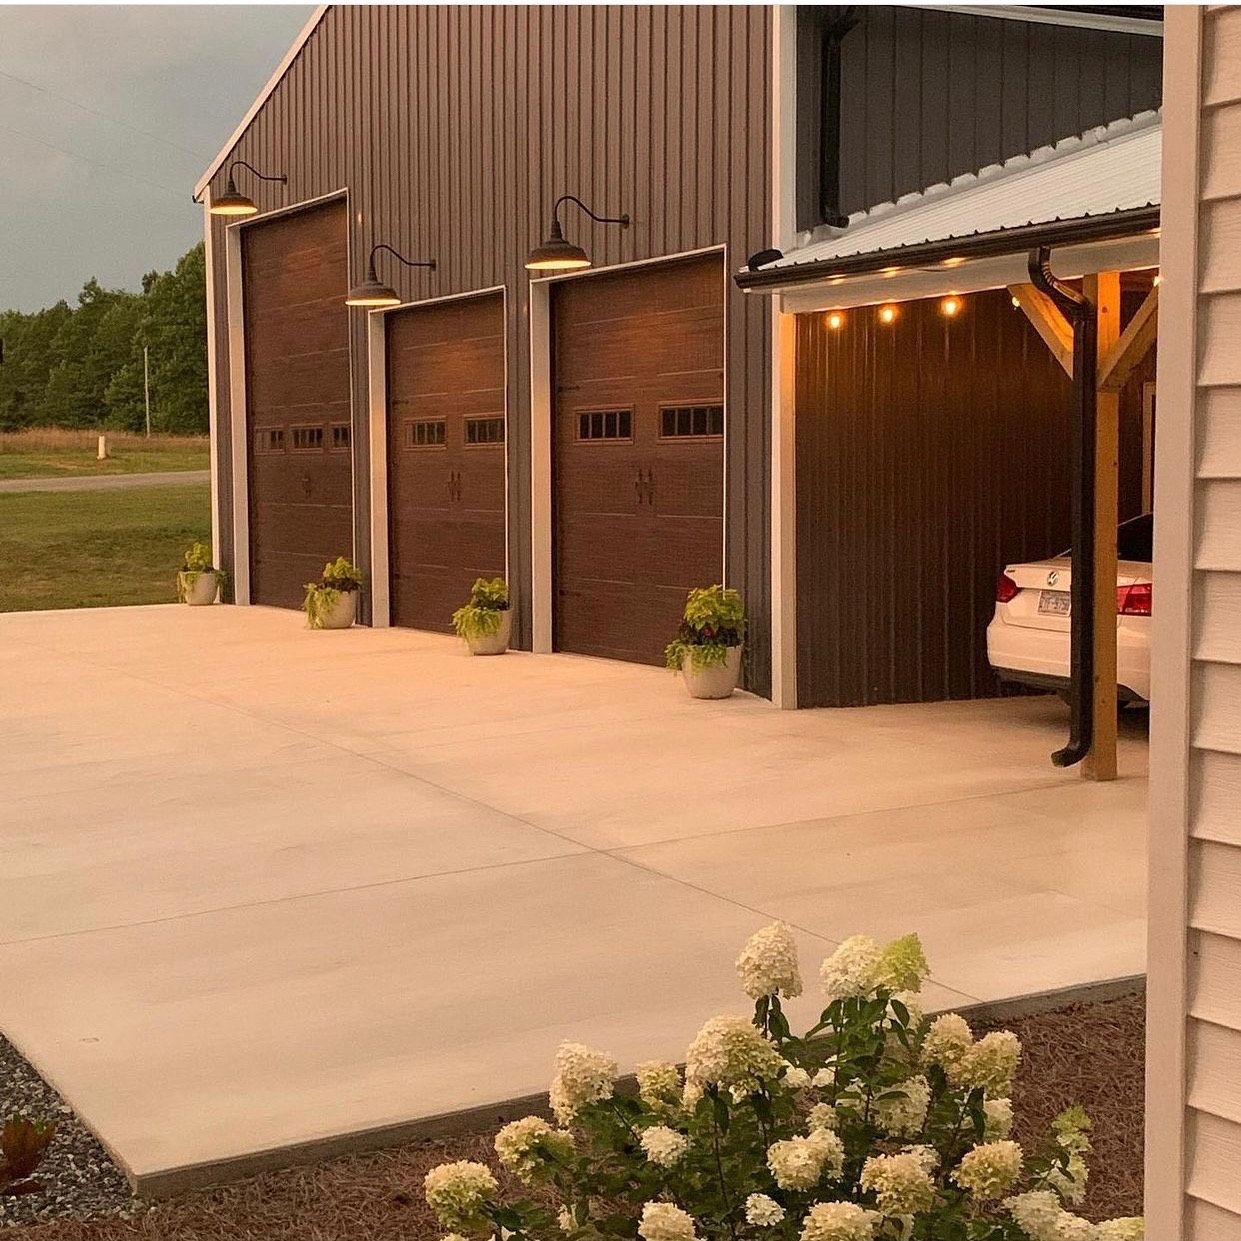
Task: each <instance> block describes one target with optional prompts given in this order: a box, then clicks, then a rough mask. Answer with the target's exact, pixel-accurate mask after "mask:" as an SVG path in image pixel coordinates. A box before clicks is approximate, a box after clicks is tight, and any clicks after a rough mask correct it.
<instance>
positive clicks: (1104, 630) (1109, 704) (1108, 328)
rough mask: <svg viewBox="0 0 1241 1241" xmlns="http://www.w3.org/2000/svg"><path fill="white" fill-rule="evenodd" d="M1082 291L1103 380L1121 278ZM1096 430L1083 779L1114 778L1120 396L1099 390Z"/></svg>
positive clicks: (1097, 278)
mask: <svg viewBox="0 0 1241 1241" xmlns="http://www.w3.org/2000/svg"><path fill="white" fill-rule="evenodd" d="M1084 292H1085V294H1086V297H1087V298H1088V299H1089V300H1090V303H1091V305H1092V306H1093V307H1094V308H1095V314H1096V316H1097V322H1098V325H1099V326H1098V364H1099V373H1100V375H1103V374H1104V373H1105V370H1106V363H1107V360H1108V359H1109V358H1110V357H1111V356H1112V353H1113V351H1114V350H1115V349H1116V346H1117V342H1118V341H1119V340H1120V273H1119V272H1114V271H1108V272H1099V273H1098V274H1097V275H1093V276H1087V277H1086V279H1085V285H1084ZM1096 409H1097V415H1096V431H1095V515H1094V549H1095V597H1094V686H1093V716H1094V739H1093V741H1092V743H1091V747H1090V753H1089V754H1088V755H1087V756H1086V761H1085V763H1084V764H1083V765H1082V774H1083V775H1084V776H1085V777H1086V779H1088V780H1115V779H1116V709H1117V703H1116V527H1117V525H1118V524H1119V521H1120V512H1119V500H1118V495H1117V492H1118V488H1119V469H1120V393H1119V392H1117V391H1114V390H1103V389H1102V388H1100V389H1099V391H1098V393H1097V406H1096Z"/></svg>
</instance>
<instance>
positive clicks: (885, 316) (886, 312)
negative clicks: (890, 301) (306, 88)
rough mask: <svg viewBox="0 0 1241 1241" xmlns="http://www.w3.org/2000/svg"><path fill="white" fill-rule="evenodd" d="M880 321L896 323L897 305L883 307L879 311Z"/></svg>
mask: <svg viewBox="0 0 1241 1241" xmlns="http://www.w3.org/2000/svg"><path fill="white" fill-rule="evenodd" d="M879 322H880V323H895V322H896V307H895V306H884V307H882V308H881V309H880V311H879Z"/></svg>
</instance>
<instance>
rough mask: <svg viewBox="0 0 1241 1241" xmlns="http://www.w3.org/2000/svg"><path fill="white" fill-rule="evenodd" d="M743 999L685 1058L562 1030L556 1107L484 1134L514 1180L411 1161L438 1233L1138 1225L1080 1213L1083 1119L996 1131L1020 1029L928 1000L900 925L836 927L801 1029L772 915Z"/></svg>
mask: <svg viewBox="0 0 1241 1241" xmlns="http://www.w3.org/2000/svg"><path fill="white" fill-rule="evenodd" d="M737 972H738V974H739V976H740V979H741V984H742V987H743V989H744V990H745V992H746V994H747V995H748V996H750V998H751V999H753V1000H754V1016H753V1019H748V1018H745V1017H733V1016H721V1017H712V1018H711V1019H710V1020H709V1021H708V1022H707V1023H706V1024H705V1025H704V1026H703V1027H702V1029H701V1030H700V1031H699V1032H698V1034H697V1035H696V1036H695V1038H694V1040H693V1042H692V1043H691V1044H690V1046H689V1048H688V1049H687V1051H686V1055H685V1069H684V1071H683V1072H682V1071H681V1070H680V1069H678V1068H677V1067H676V1066H675V1065H672V1064H666V1063H662V1062H657V1063H650V1064H643V1065H640V1066H639V1067H638V1070H637V1079H638V1091H637V1094H636V1095H634V1094H632V1093H618V1092H617V1091H616V1090H615V1088H614V1084H615V1080H616V1076H617V1064H616V1062H615V1061H614V1060H612V1059H611V1058H610V1057H609V1056H607V1055H605V1054H604V1053H602V1052H599V1051H595V1050H593V1049H591V1048H589V1047H584V1046H582V1045H581V1044H577V1043H566V1044H564V1045H563V1046H562V1047H561V1048H560V1050H559V1051H558V1052H557V1054H556V1074H555V1078H554V1080H553V1081H552V1085H551V1090H550V1103H551V1109H552V1113H553V1115H554V1117H555V1123H554V1124H553V1123H550V1122H548V1121H546V1120H543V1119H542V1118H540V1117H537V1116H529V1117H526V1118H525V1119H524V1120H518V1121H514V1122H513V1123H512V1124H510V1125H506V1126H505V1127H504V1128H503V1129H502V1130H501V1131H500V1132H499V1134H498V1135H497V1136H496V1142H495V1148H496V1156H497V1158H498V1160H499V1163H500V1164H501V1166H502V1167H503V1168H505V1169H506V1170H507V1171H509V1172H510V1173H512V1174H513V1175H514V1176H515V1177H516V1178H517V1179H518V1180H519V1181H520V1182H522V1183H523V1184H525V1185H526V1186H528V1187H529V1188H530V1191H531V1192H530V1196H529V1198H528V1199H524V1200H520V1201H509V1200H504V1199H503V1198H502V1196H501V1194H500V1191H499V1188H498V1183H497V1181H496V1178H495V1176H494V1175H493V1174H492V1172H491V1171H490V1170H489V1169H488V1168H487V1167H486V1166H484V1165H483V1164H480V1163H471V1162H462V1163H453V1164H444V1165H442V1166H441V1167H438V1168H435V1169H433V1170H432V1171H431V1172H430V1173H428V1175H427V1178H426V1194H427V1201H428V1202H429V1204H430V1205H431V1207H432V1209H433V1210H434V1211H435V1213H436V1215H437V1217H438V1218H439V1220H440V1222H441V1224H442V1225H443V1227H444V1228H445V1229H446V1230H447V1234H446V1235H445V1237H444V1239H443V1241H467V1239H474V1238H479V1239H484V1238H498V1239H499V1241H553V1238H554V1239H555V1241H609V1239H615V1238H630V1239H640V1241H1142V1238H1143V1224H1142V1221H1141V1219H1138V1218H1131V1219H1115V1220H1108V1221H1106V1222H1104V1223H1100V1224H1096V1223H1092V1222H1090V1221H1088V1220H1086V1219H1084V1218H1082V1217H1081V1216H1079V1215H1077V1214H1075V1213H1074V1212H1073V1211H1072V1210H1071V1208H1072V1207H1073V1206H1075V1205H1078V1204H1080V1202H1081V1200H1082V1197H1083V1195H1084V1192H1085V1186H1086V1176H1087V1163H1086V1158H1087V1155H1088V1154H1089V1152H1090V1138H1089V1130H1090V1120H1089V1118H1088V1117H1087V1116H1086V1114H1085V1112H1083V1111H1082V1110H1081V1109H1080V1108H1072V1109H1070V1110H1069V1111H1067V1112H1065V1113H1063V1114H1062V1115H1061V1116H1059V1117H1058V1118H1057V1119H1056V1121H1055V1123H1054V1125H1053V1128H1052V1132H1051V1133H1050V1134H1049V1135H1048V1138H1047V1141H1046V1145H1045V1148H1044V1149H1042V1150H1040V1151H1037V1152H1034V1151H1023V1150H1022V1148H1021V1147H1020V1146H1019V1145H1018V1144H1017V1143H1016V1142H1014V1141H1013V1140H1012V1139H1011V1138H1010V1137H1009V1130H1010V1128H1011V1126H1012V1120H1013V1109H1012V1103H1011V1102H1010V1097H1009V1096H1010V1094H1011V1090H1012V1083H1013V1077H1014V1074H1015V1073H1016V1070H1017V1064H1018V1060H1019V1058H1020V1055H1021V1048H1020V1045H1019V1044H1018V1041H1017V1038H1016V1037H1015V1036H1014V1035H1013V1034H1011V1033H1008V1032H996V1033H992V1034H987V1035H985V1036H983V1037H982V1038H975V1037H974V1035H973V1032H972V1031H971V1030H970V1028H969V1025H968V1024H967V1023H966V1021H965V1020H964V1019H963V1018H962V1017H960V1016H958V1015H957V1014H955V1013H950V1014H947V1015H944V1016H940V1017H937V1018H935V1019H934V1020H928V1019H927V1018H926V1017H925V1016H924V1015H923V1013H922V1010H921V1008H920V1006H919V1002H918V990H919V988H920V987H921V985H922V982H923V980H924V979H925V977H926V975H927V963H926V959H925V957H924V955H923V951H922V946H921V944H920V943H919V941H918V939H917V937H916V936H913V935H909V936H905V937H903V938H901V939H897V940H894V941H892V942H891V943H889V944H887V945H885V946H880V945H879V944H877V943H876V942H875V941H874V940H872V939H869V938H867V937H866V936H854V937H853V938H852V939H849V940H846V941H845V943H843V944H841V945H840V947H839V948H838V949H837V950H836V951H835V952H834V953H832V955H831V956H830V957H828V958H827V960H825V961H824V962H823V965H822V968H821V970H820V973H819V978H820V982H821V985H822V989H823V992H824V995H825V998H826V1004H827V1006H826V1007H825V1008H824V1009H823V1012H822V1015H821V1016H820V1018H819V1020H818V1021H817V1022H816V1023H815V1024H814V1026H812V1027H811V1029H809V1030H808V1031H806V1032H805V1033H804V1034H802V1035H800V1036H798V1035H794V1034H793V1032H792V1031H791V1029H790V1028H789V1023H788V1020H787V1018H786V1016H785V1013H784V1010H783V1007H782V1001H784V1000H787V999H790V998H793V997H795V996H798V995H800V994H801V991H802V978H801V971H800V967H799V964H798V960H797V950H796V946H795V944H794V941H793V936H792V934H791V933H790V932H789V930H788V928H787V927H786V926H784V925H782V924H780V923H777V924H775V925H773V926H769V927H766V928H764V929H763V930H761V931H759V932H758V934H756V935H755V936H754V937H753V938H752V939H751V940H750V941H749V943H747V944H746V946H745V947H744V948H743V949H742V952H741V955H740V957H739V958H738V959H737Z"/></svg>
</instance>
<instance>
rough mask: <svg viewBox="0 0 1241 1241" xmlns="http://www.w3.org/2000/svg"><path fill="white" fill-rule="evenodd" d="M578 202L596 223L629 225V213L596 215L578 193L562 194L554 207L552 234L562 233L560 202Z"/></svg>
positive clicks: (624, 226) (622, 226)
mask: <svg viewBox="0 0 1241 1241" xmlns="http://www.w3.org/2000/svg"><path fill="white" fill-rule="evenodd" d="M561 203H576V204H577V205H578V206H579V207H581V209H582V210H583V211H584V212H586V214H587V215H588V216H590V218H591V219H592V220H594V221H595V223H596V224H619V225H620V226H621V228H628V227H629V213H628V212H625V214H624V215H616V216H612V215H596V214H595V213H594V212H593V211H592V210H591V209H590V208H589V207H588V206H587V205H586V204H585V203H584V202H582V200H581V199H580V198H578V196H577V195H576V194H561V195H560V197H559V198H558V199H556V205H555V206H554V207H553V208H552V234H553V236H558V235H560V204H561Z"/></svg>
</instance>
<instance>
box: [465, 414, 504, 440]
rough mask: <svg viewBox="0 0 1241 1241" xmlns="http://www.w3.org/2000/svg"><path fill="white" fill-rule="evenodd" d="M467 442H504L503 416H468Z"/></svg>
mask: <svg viewBox="0 0 1241 1241" xmlns="http://www.w3.org/2000/svg"><path fill="white" fill-rule="evenodd" d="M465 442H466V444H467V445H470V444H503V443H504V419H503V418H467V419H466V420H465Z"/></svg>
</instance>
